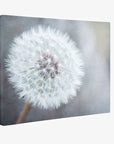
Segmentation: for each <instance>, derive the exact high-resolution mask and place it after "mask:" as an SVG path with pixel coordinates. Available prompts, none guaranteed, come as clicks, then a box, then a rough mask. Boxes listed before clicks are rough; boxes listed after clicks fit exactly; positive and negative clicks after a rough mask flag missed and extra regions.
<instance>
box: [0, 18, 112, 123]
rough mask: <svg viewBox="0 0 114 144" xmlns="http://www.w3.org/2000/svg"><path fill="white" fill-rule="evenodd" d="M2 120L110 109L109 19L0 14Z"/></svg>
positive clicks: (41, 118) (8, 120) (58, 116)
mask: <svg viewBox="0 0 114 144" xmlns="http://www.w3.org/2000/svg"><path fill="white" fill-rule="evenodd" d="M0 54H1V55H0V64H1V65H0V73H1V75H0V87H1V89H0V124H1V125H11V124H19V123H26V122H35V121H43V120H49V119H58V118H68V117H74V116H84V115H91V114H100V113H108V112H110V23H109V22H92V21H78V20H62V19H51V18H32V17H21V16H7V15H2V16H0Z"/></svg>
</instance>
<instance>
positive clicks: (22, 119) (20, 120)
mask: <svg viewBox="0 0 114 144" xmlns="http://www.w3.org/2000/svg"><path fill="white" fill-rule="evenodd" d="M31 107H32V103H29V102H28V103H27V104H26V105H25V107H24V109H23V111H22V112H21V114H20V116H19V118H18V120H17V122H16V123H17V124H19V123H24V122H25V120H26V117H27V115H28V113H29V111H30V109H31Z"/></svg>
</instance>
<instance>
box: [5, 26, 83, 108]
mask: <svg viewBox="0 0 114 144" xmlns="http://www.w3.org/2000/svg"><path fill="white" fill-rule="evenodd" d="M6 70H7V72H8V76H9V81H10V83H11V84H12V85H13V87H14V88H15V89H16V90H17V92H18V95H19V98H23V97H24V100H25V101H26V102H28V101H29V102H32V103H33V105H34V106H38V107H40V108H44V109H54V108H58V107H60V105H61V104H62V103H64V104H66V103H68V100H69V99H71V98H73V97H74V96H76V95H77V90H78V89H79V88H80V86H81V84H82V77H83V76H84V72H83V60H82V57H81V54H80V52H79V49H78V48H77V47H76V44H75V43H74V42H73V41H72V40H71V39H70V37H69V36H68V35H67V34H63V33H61V32H60V31H58V30H56V29H52V28H50V27H47V28H46V27H42V26H39V27H35V28H32V29H30V30H29V31H27V32H23V33H22V34H21V35H20V36H19V37H17V38H15V39H14V42H13V43H12V45H11V48H10V50H9V54H8V57H7V59H6Z"/></svg>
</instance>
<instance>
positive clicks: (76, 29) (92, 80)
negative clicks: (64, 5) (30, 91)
mask: <svg viewBox="0 0 114 144" xmlns="http://www.w3.org/2000/svg"><path fill="white" fill-rule="evenodd" d="M37 25H49V26H51V27H53V28H57V29H59V30H60V31H61V32H67V33H68V34H69V36H70V37H71V38H72V39H73V40H74V41H75V42H76V43H77V46H78V47H79V49H80V51H81V52H82V55H83V59H84V62H85V77H84V79H83V85H82V87H81V89H80V91H79V92H78V96H77V97H75V98H74V99H73V100H70V101H69V103H68V104H67V105H64V104H63V105H61V107H60V108H58V109H57V110H51V111H50V110H42V109H38V108H32V109H31V111H30V113H29V115H28V117H27V120H26V121H27V122H31V121H40V120H47V119H55V118H63V117H71V116H81V115H89V114H97V113H106V112H109V111H110V97H109V96H110V94H109V84H110V81H109V80H110V52H109V38H110V37H109V36H110V33H109V31H110V25H109V23H99V22H80V21H71V20H70V21H67V20H56V19H42V18H28V17H26V18H25V17H15V16H13V17H11V16H1V17H0V45H1V51H0V52H1V100H0V102H1V106H0V111H1V122H0V123H1V124H2V125H8V124H15V122H16V120H17V118H18V116H19V114H20V112H21V111H22V109H23V107H24V105H25V104H24V102H23V100H20V99H18V95H17V94H16V93H15V90H14V89H13V88H12V85H10V83H9V82H8V80H7V75H6V72H5V67H4V59H5V58H6V57H7V54H8V49H9V45H10V44H11V43H12V41H13V39H14V38H15V37H16V36H19V35H20V34H21V33H22V32H24V31H26V30H29V29H30V28H31V27H34V26H37ZM1 35H2V36H1Z"/></svg>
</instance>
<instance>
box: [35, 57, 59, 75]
mask: <svg viewBox="0 0 114 144" xmlns="http://www.w3.org/2000/svg"><path fill="white" fill-rule="evenodd" d="M37 64H38V66H39V68H38V71H39V73H40V75H41V76H43V78H55V76H56V75H57V74H58V73H59V72H58V62H56V61H55V59H54V57H53V56H52V55H49V54H43V55H42V57H41V58H40V59H39V60H38V61H37Z"/></svg>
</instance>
